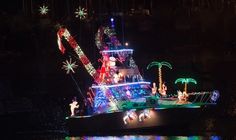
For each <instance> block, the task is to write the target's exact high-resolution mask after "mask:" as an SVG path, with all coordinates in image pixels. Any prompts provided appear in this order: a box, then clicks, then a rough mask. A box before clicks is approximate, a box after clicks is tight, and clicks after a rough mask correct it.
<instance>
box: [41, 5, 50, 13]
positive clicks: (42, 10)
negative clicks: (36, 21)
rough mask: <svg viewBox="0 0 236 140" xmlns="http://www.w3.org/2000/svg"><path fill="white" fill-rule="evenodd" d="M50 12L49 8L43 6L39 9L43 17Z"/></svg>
mask: <svg viewBox="0 0 236 140" xmlns="http://www.w3.org/2000/svg"><path fill="white" fill-rule="evenodd" d="M48 11H49V9H48V6H45V5H43V6H40V7H39V12H40V14H41V15H46V14H47V13H48Z"/></svg>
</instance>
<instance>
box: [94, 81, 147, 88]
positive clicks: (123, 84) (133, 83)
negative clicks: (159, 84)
mask: <svg viewBox="0 0 236 140" xmlns="http://www.w3.org/2000/svg"><path fill="white" fill-rule="evenodd" d="M138 84H148V85H150V82H132V83H122V84H115V85H97V86H95V85H93V86H92V88H111V87H120V86H130V85H138Z"/></svg>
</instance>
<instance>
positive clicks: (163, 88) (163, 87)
mask: <svg viewBox="0 0 236 140" xmlns="http://www.w3.org/2000/svg"><path fill="white" fill-rule="evenodd" d="M166 91H167V86H166V85H165V82H164V83H163V84H162V86H161V90H159V92H160V94H161V95H162V96H166Z"/></svg>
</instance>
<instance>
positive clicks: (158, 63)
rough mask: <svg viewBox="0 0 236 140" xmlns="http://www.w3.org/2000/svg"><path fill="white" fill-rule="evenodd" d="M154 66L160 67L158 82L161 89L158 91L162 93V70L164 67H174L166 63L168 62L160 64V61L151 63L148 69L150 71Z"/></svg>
mask: <svg viewBox="0 0 236 140" xmlns="http://www.w3.org/2000/svg"><path fill="white" fill-rule="evenodd" d="M153 66H157V67H158V81H159V87H158V91H159V93H162V89H163V87H162V72H161V68H162V66H166V67H168V68H170V69H172V66H171V64H170V63H168V62H166V61H162V62H158V61H153V62H151V63H150V64H149V65H148V66H147V69H150V68H151V67H153Z"/></svg>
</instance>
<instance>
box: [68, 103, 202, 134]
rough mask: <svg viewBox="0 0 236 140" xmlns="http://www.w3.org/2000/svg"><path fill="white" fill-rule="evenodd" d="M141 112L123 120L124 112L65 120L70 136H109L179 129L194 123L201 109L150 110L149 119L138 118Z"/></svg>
mask: <svg viewBox="0 0 236 140" xmlns="http://www.w3.org/2000/svg"><path fill="white" fill-rule="evenodd" d="M141 113H142V111H141V110H140V111H136V117H135V118H133V119H130V118H129V119H127V120H126V122H127V123H126V124H125V122H124V120H123V117H124V116H125V112H114V113H105V114H98V115H93V116H75V117H69V118H67V119H66V124H67V127H68V130H69V134H70V135H79V134H106V133H108V134H110V133H121V132H132V131H136V132H137V130H138V131H142V130H155V129H159V128H166V129H168V130H171V128H181V127H182V126H184V127H186V126H188V125H189V124H190V123H191V122H194V121H195V120H196V119H197V118H198V117H199V115H200V113H201V108H168V109H160V108H159V109H150V113H149V114H150V118H148V117H146V118H142V119H140V118H139V115H140V114H141Z"/></svg>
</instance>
